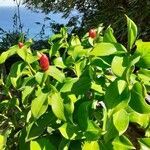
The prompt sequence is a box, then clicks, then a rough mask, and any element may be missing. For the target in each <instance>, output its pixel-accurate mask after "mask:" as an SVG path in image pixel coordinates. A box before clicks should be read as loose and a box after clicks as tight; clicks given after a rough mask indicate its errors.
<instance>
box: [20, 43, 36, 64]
mask: <svg viewBox="0 0 150 150" xmlns="http://www.w3.org/2000/svg"><path fill="white" fill-rule="evenodd" d="M17 54H18V55H19V56H20V57H21V58H22V59H23V60H24V61H26V62H27V63H29V64H30V63H33V62H34V61H36V60H38V57H37V56H33V55H32V53H31V50H30V49H29V48H27V46H24V47H22V48H21V49H17Z"/></svg>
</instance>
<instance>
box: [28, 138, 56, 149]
mask: <svg viewBox="0 0 150 150" xmlns="http://www.w3.org/2000/svg"><path fill="white" fill-rule="evenodd" d="M30 150H57V148H56V147H55V146H54V145H53V144H52V143H51V142H50V141H49V140H48V138H40V139H37V140H35V141H31V142H30Z"/></svg>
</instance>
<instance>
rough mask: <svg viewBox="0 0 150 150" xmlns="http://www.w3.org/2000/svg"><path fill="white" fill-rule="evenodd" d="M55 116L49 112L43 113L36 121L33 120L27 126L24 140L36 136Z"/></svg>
mask: <svg viewBox="0 0 150 150" xmlns="http://www.w3.org/2000/svg"><path fill="white" fill-rule="evenodd" d="M55 121H56V118H55V117H54V115H53V114H52V113H51V112H48V113H45V114H44V115H43V116H41V117H40V118H39V119H38V120H37V121H36V122H33V123H31V124H29V125H28V126H27V129H26V130H27V136H26V142H28V141H30V140H33V139H36V138H38V137H39V136H40V135H41V134H42V133H43V132H44V131H45V130H46V128H47V127H48V126H50V125H51V124H53V122H55Z"/></svg>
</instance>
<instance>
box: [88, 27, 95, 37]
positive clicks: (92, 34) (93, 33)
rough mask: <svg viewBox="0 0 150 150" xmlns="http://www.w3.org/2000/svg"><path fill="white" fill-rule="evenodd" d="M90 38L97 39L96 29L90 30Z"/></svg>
mask: <svg viewBox="0 0 150 150" xmlns="http://www.w3.org/2000/svg"><path fill="white" fill-rule="evenodd" d="M89 37H91V38H93V39H94V38H96V30H95V29H90V30H89Z"/></svg>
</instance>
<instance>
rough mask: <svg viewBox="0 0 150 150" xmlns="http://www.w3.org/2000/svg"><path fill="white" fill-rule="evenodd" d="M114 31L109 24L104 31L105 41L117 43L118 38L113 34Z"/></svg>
mask: <svg viewBox="0 0 150 150" xmlns="http://www.w3.org/2000/svg"><path fill="white" fill-rule="evenodd" d="M113 32H114V31H113V29H112V28H111V27H110V26H109V27H108V28H107V29H106V30H105V32H104V37H103V41H104V42H108V43H117V40H116V38H115V37H114V35H113Z"/></svg>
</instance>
